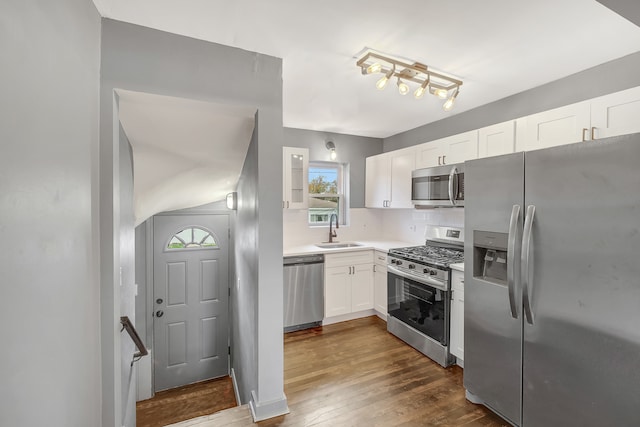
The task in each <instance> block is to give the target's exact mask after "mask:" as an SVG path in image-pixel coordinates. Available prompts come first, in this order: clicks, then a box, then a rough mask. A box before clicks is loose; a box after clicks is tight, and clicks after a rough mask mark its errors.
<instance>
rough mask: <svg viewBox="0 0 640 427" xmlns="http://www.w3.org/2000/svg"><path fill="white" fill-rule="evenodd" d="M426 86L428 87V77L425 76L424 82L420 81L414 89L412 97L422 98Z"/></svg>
mask: <svg viewBox="0 0 640 427" xmlns="http://www.w3.org/2000/svg"><path fill="white" fill-rule="evenodd" d="M428 87H429V77H427V80H425V81H424V83H422V85H421V86H420V87H419V88H418V89H416V91H415V92H413V97H414V98H415V99H420V98H422V97H423V96H424V94H425V92H426V91H427V88H428Z"/></svg>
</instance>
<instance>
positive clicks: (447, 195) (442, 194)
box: [411, 163, 464, 208]
mask: <svg viewBox="0 0 640 427" xmlns="http://www.w3.org/2000/svg"><path fill="white" fill-rule="evenodd" d="M411 201H412V202H413V204H414V206H415V207H417V208H420V207H438V206H440V207H454V206H464V164H463V163H459V164H455V165H447V166H437V167H433V168H425V169H416V170H414V171H413V172H412V173H411Z"/></svg>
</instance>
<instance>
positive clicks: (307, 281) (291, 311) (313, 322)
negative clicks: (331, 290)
mask: <svg viewBox="0 0 640 427" xmlns="http://www.w3.org/2000/svg"><path fill="white" fill-rule="evenodd" d="M323 316H324V255H322V254H314V255H304V256H295V257H285V258H284V331H285V332H291V331H296V330H300V329H307V328H312V327H314V326H318V325H320V324H321V323H322V317H323Z"/></svg>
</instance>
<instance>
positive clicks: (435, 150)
mask: <svg viewBox="0 0 640 427" xmlns="http://www.w3.org/2000/svg"><path fill="white" fill-rule="evenodd" d="M444 151H445V148H444V147H443V144H442V140H440V139H437V140H435V141H431V142H425V143H424V144H420V145H418V146H417V148H416V169H422V168H430V167H433V166H441V165H442V156H443V155H444Z"/></svg>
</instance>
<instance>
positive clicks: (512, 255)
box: [507, 205, 520, 319]
mask: <svg viewBox="0 0 640 427" xmlns="http://www.w3.org/2000/svg"><path fill="white" fill-rule="evenodd" d="M519 220H520V205H513V208H512V210H511V220H510V221H509V238H508V242H507V290H508V292H509V307H510V309H511V317H513V318H514V319H517V318H518V307H517V305H516V295H515V294H516V292H515V289H516V277H517V276H516V271H515V267H516V237H517V234H518V222H519Z"/></svg>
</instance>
